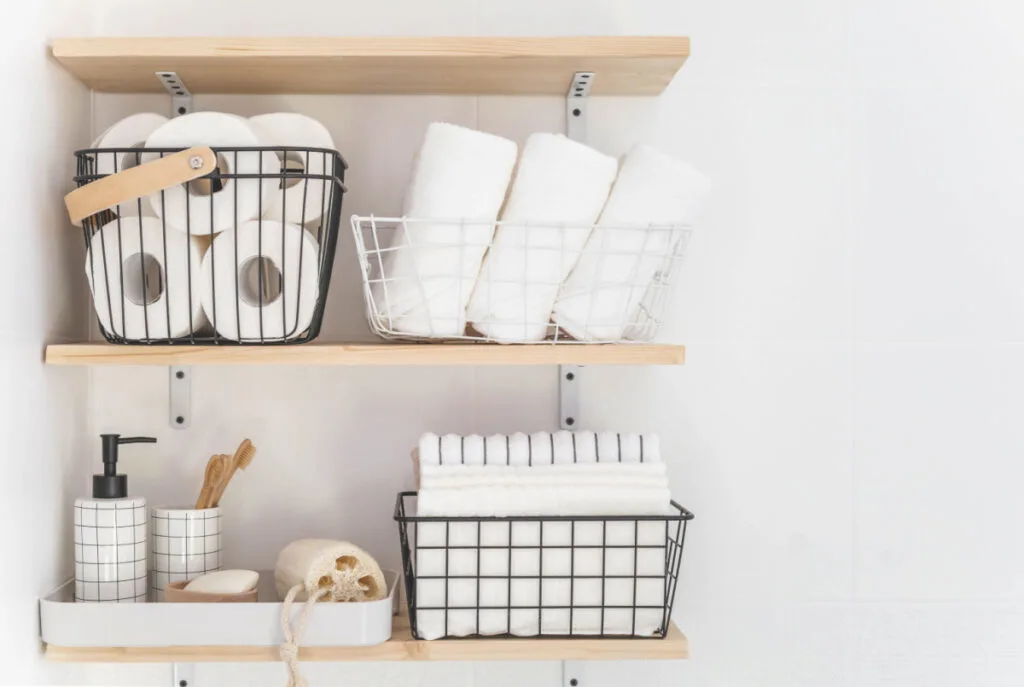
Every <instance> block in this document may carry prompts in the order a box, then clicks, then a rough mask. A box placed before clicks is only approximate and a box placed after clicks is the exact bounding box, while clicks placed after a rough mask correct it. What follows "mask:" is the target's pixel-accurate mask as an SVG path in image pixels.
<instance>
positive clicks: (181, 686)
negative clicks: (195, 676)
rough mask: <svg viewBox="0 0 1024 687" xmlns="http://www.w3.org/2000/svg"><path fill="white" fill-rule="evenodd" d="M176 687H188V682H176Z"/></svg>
mask: <svg viewBox="0 0 1024 687" xmlns="http://www.w3.org/2000/svg"><path fill="white" fill-rule="evenodd" d="M178 687H188V680H178Z"/></svg>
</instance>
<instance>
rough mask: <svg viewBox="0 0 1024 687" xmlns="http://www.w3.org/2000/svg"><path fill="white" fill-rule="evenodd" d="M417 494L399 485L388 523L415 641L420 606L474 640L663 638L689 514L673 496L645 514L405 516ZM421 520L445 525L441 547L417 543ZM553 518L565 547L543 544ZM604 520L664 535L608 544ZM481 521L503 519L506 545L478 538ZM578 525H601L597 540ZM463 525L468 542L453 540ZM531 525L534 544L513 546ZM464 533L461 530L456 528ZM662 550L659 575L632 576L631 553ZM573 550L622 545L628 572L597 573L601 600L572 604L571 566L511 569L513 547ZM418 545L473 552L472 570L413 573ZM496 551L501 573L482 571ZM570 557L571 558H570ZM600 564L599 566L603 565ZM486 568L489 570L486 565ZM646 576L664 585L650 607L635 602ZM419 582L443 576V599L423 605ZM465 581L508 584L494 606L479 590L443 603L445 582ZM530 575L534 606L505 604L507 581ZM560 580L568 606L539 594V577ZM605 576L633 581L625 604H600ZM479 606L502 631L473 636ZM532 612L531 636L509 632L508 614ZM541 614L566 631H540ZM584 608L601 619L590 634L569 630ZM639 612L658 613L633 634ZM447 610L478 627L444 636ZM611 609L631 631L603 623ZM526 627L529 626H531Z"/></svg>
mask: <svg viewBox="0 0 1024 687" xmlns="http://www.w3.org/2000/svg"><path fill="white" fill-rule="evenodd" d="M415 497H416V492H414V491H404V492H401V493H399V494H398V499H397V501H396V503H395V515H394V517H395V521H396V522H397V523H398V531H399V538H400V541H401V546H402V571H403V575H404V578H405V591H406V599H407V602H408V608H409V622H410V626H411V631H412V635H413V637H415V638H416V639H424V636H423V634H422V633H421V628H420V624H419V623H420V619H419V613H420V612H424V613H427V612H430V613H441V614H443V618H444V635H443V638H445V639H473V638H481V637H486V638H493V639H498V638H510V637H522V636H530V637H538V638H541V639H595V638H609V639H612V638H614V639H624V638H629V639H664V638H665V637H666V636H667V634H668V630H669V625H670V623H671V619H672V606H673V603H674V600H675V594H676V589H677V587H678V585H679V573H680V569H681V566H682V556H683V544H684V543H685V540H686V527H687V523H688V522H689V521H690V520H692V519H693V517H694V516H693V513H691V512H690V511H688V510H686V509H685V508H683V507H682V506H680V505H679V504H678V503H676V502H675V501H672V513H671V514H670V515H648V516H619V515H617V516H579V515H576V516H512V517H423V516H417V515H411V514H410V512H411V511H412V506H411V505H410V502H411V501H412V500H413V499H414V498H415ZM427 523H440V524H443V525H444V532H445V535H444V540H445V541H444V544H442V545H437V546H435V545H430V546H426V545H420V543H419V541H418V534H419V532H418V530H419V527H421V526H424V525H426V524H427ZM556 523H558V524H563V525H564V524H566V523H567V524H568V525H569V527H570V529H571V532H572V535H571V539H570V542H571V543H570V545H569V546H566V545H565V544H564V543H556V544H552V543H550V540H549V543H547V544H545V541H544V528H545V525H547V526H548V528H549V530H550V529H552V528H553V527H554V526H556ZM609 523H623V524H625V525H626V527H627V529H628V527H629V525H630V524H632V526H633V528H634V532H638V531H639V527H640V525H641V523H645V524H646V523H650V524H655V525H657V524H659V523H662V524H663V525H664V540H663V542H662V543H661V544H657V545H648V544H641V543H640V539H639V537H637V536H636V535H634V540H633V543H632V544H625V545H624V544H615V543H611V542H609V540H608V529H609ZM487 524H498V525H499V526H500V525H507V532H508V535H507V541H508V543H507V544H501V545H491V544H481V540H480V531H481V528H482V527H484V526H485V525H487ZM584 524H593V525H595V526H596V525H600V527H601V543H600V544H590V545H583V544H580V543H577V542H580V541H582V539H578V538H577V537H578V532H579V530H580V528H582V527H583V526H584ZM467 525H469V526H470V528H471V529H472V528H473V527H475V544H472V543H471V544H468V545H467V544H465V543H459V544H456V543H452V540H451V534H450V533H451V532H452V530H453V529H455V528H456V527H463V528H464V527H466V526H467ZM527 526H535V527H536V528H537V529H539V537H538V539H537V543H536V544H517V543H515V542H516V541H517V537H516V536H515V535H516V528H517V527H527ZM463 534H465V532H463ZM468 536H469V539H470V540H472V539H473V538H474V534H473V533H472V532H471V533H470V534H469V535H468ZM460 541H465V538H464V537H463V538H461V540H460ZM662 548H664V551H665V567H664V574H662V575H655V576H650V575H639V574H637V563H636V561H637V554H638V553H639V552H640V551H642V550H644V549H648V550H658V549H662ZM580 549H588V550H596V551H597V552H598V553H599V555H600V557H601V560H602V561H604V560H606V556H607V554H608V552H609V551H612V550H616V549H617V550H625V551H626V553H627V554H628V553H629V552H630V551H632V552H633V573H632V574H607V575H601V576H600V584H601V585H602V593H601V603H600V604H596V605H595V604H578V603H576V597H575V595H574V590H573V585H574V584H576V583H578V582H579V580H580V579H583V578H581V577H579V576H576V575H573V574H572V573H571V572H570V574H569V575H551V574H544V572H543V563H542V564H541V565H542V567H541V570H540V573H541V574H540V575H525V576H520V575H516V574H515V573H514V571H513V567H512V562H511V561H512V556H513V551H521V550H526V551H536V552H537V555H538V558H539V560H541V561H543V559H544V558H543V557H544V554H545V552H565V551H568V555H569V556H570V557H573V556H575V552H576V551H577V550H580ZM425 550H440V551H443V552H444V556H445V560H446V561H447V560H449V556H450V554H451V552H452V551H464V552H468V553H469V554H470V557H472V556H473V555H475V556H476V566H477V570H476V574H475V575H455V574H452V575H449V574H447V573H448V565H447V563H446V564H445V573H446V574H444V575H429V576H428V575H424V574H419V573H418V571H417V560H418V558H417V553H418V552H421V551H425ZM493 550H501V551H504V552H505V553H506V554H507V557H506V559H505V560H507V561H508V563H507V569H505V570H504V574H497V575H495V574H487V575H484V574H482V573H481V566H480V560H481V555H482V552H485V551H493ZM572 560H574V558H573V559H572ZM603 567H604V566H603V564H602V568H603ZM492 572H493V571H492ZM645 579H653V580H654V581H655V582H656V583H663V584H664V601H663V603H661V604H658V605H657V606H650V605H643V604H640V603H638V601H637V592H636V590H637V585H638V583H639V582H638V581H639V580H645ZM418 580H438V581H443V583H444V585H445V590H446V591H445V599H444V603H443V604H442V605H439V606H437V605H430V606H425V605H422V604H420V603H419V600H418V599H417V581H418ZM463 580H466V581H469V582H475V584H476V585H477V587H476V588H477V589H478V590H479V585H480V584H481V580H497V581H499V582H501V581H505V582H507V583H508V585H509V588H510V590H509V593H508V596H507V598H506V603H504V604H500V605H497V606H493V605H492V606H486V605H482V604H481V602H480V594H479V591H478V592H477V597H476V598H477V603H476V604H475V605H468V606H467V605H454V604H452V605H449V602H448V592H447V590H448V585H449V584H450V583H451V582H452V581H460V582H461V581H463ZM516 580H519V581H527V582H531V583H532V582H533V581H536V582H537V585H538V587H539V591H538V593H537V595H536V598H537V599H538V604H537V605H522V604H516V605H513V603H512V596H513V595H512V593H511V584H512V582H513V581H516ZM556 581H561V582H562V583H563V585H564V583H565V582H566V581H567V582H568V585H569V594H568V598H569V603H568V604H545V602H544V599H545V595H544V593H543V585H544V583H545V582H551V583H553V582H556ZM609 581H615V582H624V583H630V582H631V583H632V585H633V587H632V588H633V592H632V594H633V603H632V604H631V605H627V606H622V605H611V604H607V603H605V594H604V591H603V590H604V589H605V588H606V586H607V585H608V584H609ZM481 612H490V613H495V612H498V613H501V612H504V613H505V614H506V616H505V617H506V625H505V631H504V632H488V633H487V634H480V633H479V629H480V626H481V623H480V618H481ZM513 612H516V613H520V614H521V613H524V612H526V613H531V614H532V613H533V612H536V623H535V626H536V627H537V632H536V633H535V634H534V633H532V632H530V633H529V634H526V633H522V632H519V633H513V632H512V620H511V618H512V613H513ZM545 612H547V613H561V614H562V616H563V617H565V616H567V617H568V623H567V628H568V630H567V632H564V633H563V632H558V633H552V632H543V631H541V630H542V628H543V627H544V625H545V624H544V614H545ZM583 612H591V613H597V614H599V618H600V631H598V632H593V631H587V632H576V631H575V626H574V622H573V614H574V613H583ZM640 612H647V613H655V614H658V616H659V617H660V619H661V622H660V627H659V628H658V629H657V630H656V631H655V632H654V633H653V634H651V635H647V634H643V635H642V634H638V632H637V615H638V613H640ZM451 613H459V614H472V615H473V616H474V617H475V627H476V629H477V633H472V634H465V635H449V615H450V614H451ZM611 613H616V614H631V615H632V632H629V633H624V632H615V633H613V632H610V631H607V628H608V625H609V623H608V622H606V614H608V615H609V616H610V614H611ZM532 626H533V625H531V627H532Z"/></svg>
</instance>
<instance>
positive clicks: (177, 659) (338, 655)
mask: <svg viewBox="0 0 1024 687" xmlns="http://www.w3.org/2000/svg"><path fill="white" fill-rule="evenodd" d="M689 657H690V647H689V643H688V642H687V640H686V635H684V634H683V633H682V632H681V631H680V630H679V628H678V627H676V626H675V624H674V623H673V624H671V625H670V627H669V631H668V636H667V637H665V638H664V639H625V638H624V639H528V638H524V639H438V640H434V641H430V642H424V641H420V640H416V639H413V638H412V635H411V634H410V632H409V619H408V617H406V616H405V615H404V614H403V615H400V616H398V617H396V618H395V620H394V626H393V628H392V631H391V639H390V640H389V641H387V642H384V643H383V644H378V645H376V646H362V647H359V646H341V647H334V646H316V647H302V648H300V649H299V659H300V660H302V661H630V660H649V661H651V660H674V659H683V658H689ZM46 658H47V659H48V660H51V661H60V662H69V663H199V662H211V661H212V662H217V663H223V662H238V661H245V662H254V661H280V660H281V654H280V650H279V649H278V647H276V646H169V647H73V646H53V645H47V647H46Z"/></svg>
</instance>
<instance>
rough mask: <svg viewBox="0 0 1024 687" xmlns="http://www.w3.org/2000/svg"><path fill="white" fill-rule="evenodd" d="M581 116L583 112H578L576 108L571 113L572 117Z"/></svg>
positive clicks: (578, 109)
mask: <svg viewBox="0 0 1024 687" xmlns="http://www.w3.org/2000/svg"><path fill="white" fill-rule="evenodd" d="M581 114H583V111H582V110H580V108H578V107H577V108H576V109H574V110H573V111H572V116H573V117H579V116H580V115H581Z"/></svg>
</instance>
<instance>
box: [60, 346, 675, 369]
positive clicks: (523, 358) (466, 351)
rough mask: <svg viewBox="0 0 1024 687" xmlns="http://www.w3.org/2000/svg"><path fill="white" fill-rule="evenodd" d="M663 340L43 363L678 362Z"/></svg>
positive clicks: (184, 354) (271, 350) (77, 355)
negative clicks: (652, 341)
mask: <svg viewBox="0 0 1024 687" xmlns="http://www.w3.org/2000/svg"><path fill="white" fill-rule="evenodd" d="M685 359H686V349H685V348H684V347H683V346H675V345H668V344H627V345H615V344H553V345H552V344H549V345H545V344H528V345H508V346H502V345H498V344H450V343H438V344H387V343H381V344H343V343H338V344H335V343H311V344H304V345H301V346H300V345H294V346H159V345H149V346H120V345H112V344H102V343H75V344H51V345H49V346H47V347H46V362H47V364H49V365H162V366H168V365H682V364H683V362H684V361H685Z"/></svg>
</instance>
